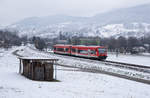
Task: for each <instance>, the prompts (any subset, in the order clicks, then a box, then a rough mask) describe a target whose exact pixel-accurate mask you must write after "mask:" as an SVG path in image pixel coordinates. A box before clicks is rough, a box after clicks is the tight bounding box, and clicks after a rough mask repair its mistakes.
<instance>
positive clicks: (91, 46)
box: [54, 44, 104, 48]
mask: <svg viewBox="0 0 150 98" xmlns="http://www.w3.org/2000/svg"><path fill="white" fill-rule="evenodd" d="M54 46H64V47H65V46H72V47H91V48H99V47H104V46H94V45H92V46H85V45H64V44H56V45H54Z"/></svg>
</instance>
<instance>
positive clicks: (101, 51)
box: [98, 48, 106, 53]
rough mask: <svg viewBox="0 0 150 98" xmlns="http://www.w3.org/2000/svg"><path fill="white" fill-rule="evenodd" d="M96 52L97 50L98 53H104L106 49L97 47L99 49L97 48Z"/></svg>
mask: <svg viewBox="0 0 150 98" xmlns="http://www.w3.org/2000/svg"><path fill="white" fill-rule="evenodd" d="M98 52H99V53H105V52H106V49H105V48H99V49H98Z"/></svg>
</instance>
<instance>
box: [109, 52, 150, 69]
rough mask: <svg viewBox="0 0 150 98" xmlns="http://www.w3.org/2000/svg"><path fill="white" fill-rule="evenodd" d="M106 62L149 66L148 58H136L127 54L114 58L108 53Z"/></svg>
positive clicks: (149, 60)
mask: <svg viewBox="0 0 150 98" xmlns="http://www.w3.org/2000/svg"><path fill="white" fill-rule="evenodd" d="M107 60H111V61H119V62H124V63H127V62H128V63H131V64H139V65H145V66H150V56H138V55H129V54H127V55H123V54H119V55H118V56H116V54H115V53H109V54H108V58H107Z"/></svg>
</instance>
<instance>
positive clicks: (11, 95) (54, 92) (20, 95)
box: [0, 46, 150, 98]
mask: <svg viewBox="0 0 150 98" xmlns="http://www.w3.org/2000/svg"><path fill="white" fill-rule="evenodd" d="M22 49H23V50H25V51H19V52H20V54H21V53H22V54H23V52H24V55H25V54H26V56H27V55H28V56H29V55H30V56H39V55H43V56H44V54H43V53H37V54H35V53H33V52H35V51H33V50H30V49H29V48H26V47H23V46H22V47H19V48H14V49H11V50H9V51H5V55H3V56H2V57H0V98H149V97H150V92H149V88H150V85H147V84H143V83H138V82H135V81H130V80H126V79H122V78H118V77H113V76H109V75H105V74H96V73H88V72H82V71H66V70H63V69H70V68H65V67H57V68H58V69H62V70H57V79H58V80H59V81H60V82H39V81H32V80H29V79H27V78H25V77H23V76H21V75H20V74H18V70H19V68H18V67H19V60H18V58H17V57H16V56H14V55H13V54H12V52H14V51H16V50H22ZM72 63H73V62H72Z"/></svg>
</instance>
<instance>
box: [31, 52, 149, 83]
mask: <svg viewBox="0 0 150 98" xmlns="http://www.w3.org/2000/svg"><path fill="white" fill-rule="evenodd" d="M33 50H35V51H37V52H39V51H38V50H36V49H33ZM40 53H41V51H40ZM44 53H46V54H51V55H54V56H57V57H60V58H69V59H74V60H77V61H85V62H87V63H89V64H90V63H91V64H96V65H101V64H102V65H105V66H107V67H108V68H109V67H112V68H117V69H121V70H122V69H123V70H125V71H124V72H122V73H123V74H121V73H118V72H113V71H109V70H103V69H102V68H100V67H101V66H99V67H93V68H88V67H83V66H73V65H65V64H60V63H59V64H58V63H56V65H58V66H63V67H69V68H78V70H70V71H84V72H92V73H104V74H108V75H112V76H116V77H120V78H125V79H129V80H133V81H137V82H142V83H146V84H150V67H149V66H144V65H137V64H128V63H123V62H115V61H108V60H105V61H98V60H91V59H85V58H77V57H72V56H66V55H58V54H54V53H48V52H44ZM66 71H67V70H66ZM68 71H69V70H68ZM128 71H129V72H128ZM130 71H131V73H130ZM134 71H135V72H137V73H134ZM132 72H133V73H132ZM124 73H125V74H124ZM127 74H128V75H127Z"/></svg>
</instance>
